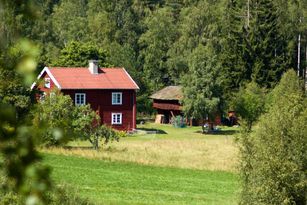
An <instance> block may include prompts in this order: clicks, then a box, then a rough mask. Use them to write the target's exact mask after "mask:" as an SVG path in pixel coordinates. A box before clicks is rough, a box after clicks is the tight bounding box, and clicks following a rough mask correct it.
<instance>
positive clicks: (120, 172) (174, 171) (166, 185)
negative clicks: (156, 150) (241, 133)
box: [44, 154, 239, 204]
mask: <svg viewBox="0 0 307 205" xmlns="http://www.w3.org/2000/svg"><path fill="white" fill-rule="evenodd" d="M44 163H47V164H49V165H50V166H51V167H52V168H53V178H54V179H55V181H56V183H57V184H67V185H69V186H72V187H74V188H76V189H77V190H78V192H79V193H80V196H82V197H87V198H89V199H90V200H91V201H94V202H96V203H98V204H237V193H238V190H239V185H238V177H237V175H236V174H233V173H228V172H222V171H198V170H191V169H179V168H166V167H154V166H144V165H138V164H134V163H123V162H108V161H103V160H94V159H86V158H81V157H74V156H63V155H54V154H44Z"/></svg>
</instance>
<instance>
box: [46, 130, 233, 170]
mask: <svg viewBox="0 0 307 205" xmlns="http://www.w3.org/2000/svg"><path fill="white" fill-rule="evenodd" d="M138 128H141V129H143V130H147V131H148V130H149V131H150V133H155V132H156V133H157V134H145V133H144V132H141V134H135V135H132V136H129V137H127V138H122V139H120V141H119V142H112V143H110V144H108V145H105V146H103V147H102V148H101V149H100V150H99V151H98V152H97V151H95V150H92V149H91V148H90V143H88V142H80V141H78V142H72V143H70V144H69V146H70V149H68V148H49V149H44V150H43V151H44V152H48V153H58V154H63V155H77V156H83V157H88V158H94V159H102V160H109V161H125V162H135V163H139V164H143V165H155V166H166V167H179V168H190V169H198V170H223V171H232V172H233V171H236V166H237V161H238V156H237V155H238V150H237V147H236V144H235V142H234V132H235V131H236V130H237V129H236V128H226V127H224V128H222V132H221V133H220V134H215V135H206V134H201V129H200V127H187V128H174V127H172V126H171V125H157V124H145V125H141V126H138ZM159 133H164V134H159Z"/></svg>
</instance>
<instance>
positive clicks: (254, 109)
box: [232, 82, 265, 130]
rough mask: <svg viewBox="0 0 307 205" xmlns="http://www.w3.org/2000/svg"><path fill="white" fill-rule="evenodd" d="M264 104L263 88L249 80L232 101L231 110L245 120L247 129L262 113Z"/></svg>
mask: <svg viewBox="0 0 307 205" xmlns="http://www.w3.org/2000/svg"><path fill="white" fill-rule="evenodd" d="M264 105H265V90H264V89H263V88H260V87H259V85H258V84H257V83H255V82H251V83H249V84H247V85H246V87H245V88H241V89H240V90H239V92H238V93H237V94H236V95H235V97H234V99H233V102H232V107H233V110H235V111H236V113H237V114H238V115H239V116H240V117H241V119H242V120H244V121H245V124H246V126H247V128H248V129H249V130H250V129H251V127H252V124H253V123H254V122H256V121H257V119H258V118H259V116H260V115H261V114H262V113H263V111H264Z"/></svg>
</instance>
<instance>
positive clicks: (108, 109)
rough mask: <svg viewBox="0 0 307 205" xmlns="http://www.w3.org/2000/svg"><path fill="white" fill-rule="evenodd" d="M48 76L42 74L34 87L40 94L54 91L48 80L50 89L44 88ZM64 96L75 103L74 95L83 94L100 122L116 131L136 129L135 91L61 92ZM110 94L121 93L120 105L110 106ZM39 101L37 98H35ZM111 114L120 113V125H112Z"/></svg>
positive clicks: (53, 86)
mask: <svg viewBox="0 0 307 205" xmlns="http://www.w3.org/2000/svg"><path fill="white" fill-rule="evenodd" d="M48 77H49V76H48V74H47V73H44V74H43V75H42V77H41V79H40V80H41V82H39V83H38V85H37V86H35V88H34V89H37V90H39V91H41V92H46V93H47V94H48V93H49V92H51V91H52V90H53V89H56V88H57V87H56V85H55V84H54V82H53V81H52V79H50V88H45V87H44V79H45V78H48ZM61 92H62V93H63V94H64V95H69V96H70V97H71V98H72V100H73V102H74V103H75V93H85V94H86V103H87V104H90V105H91V108H92V109H93V110H95V111H98V112H99V115H100V117H101V122H102V123H103V124H106V125H108V126H111V127H112V128H114V129H117V130H125V131H131V130H133V129H136V91H135V90H100V89H89V90H78V89H72V90H68V89H67V90H64V89H63V90H61ZM112 92H122V104H121V105H112ZM37 99H39V96H37ZM112 113H122V124H121V125H112V123H111V119H112Z"/></svg>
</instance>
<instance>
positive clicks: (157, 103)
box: [153, 99, 182, 110]
mask: <svg viewBox="0 0 307 205" xmlns="http://www.w3.org/2000/svg"><path fill="white" fill-rule="evenodd" d="M153 108H155V109H161V110H182V106H181V105H180V104H179V102H178V100H156V99H154V101H153Z"/></svg>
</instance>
